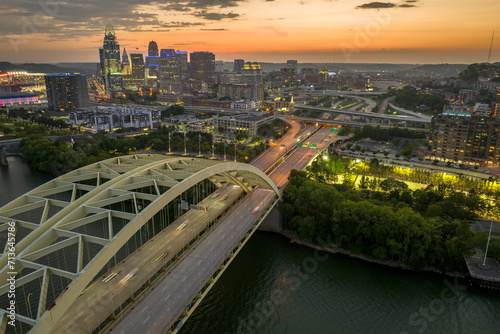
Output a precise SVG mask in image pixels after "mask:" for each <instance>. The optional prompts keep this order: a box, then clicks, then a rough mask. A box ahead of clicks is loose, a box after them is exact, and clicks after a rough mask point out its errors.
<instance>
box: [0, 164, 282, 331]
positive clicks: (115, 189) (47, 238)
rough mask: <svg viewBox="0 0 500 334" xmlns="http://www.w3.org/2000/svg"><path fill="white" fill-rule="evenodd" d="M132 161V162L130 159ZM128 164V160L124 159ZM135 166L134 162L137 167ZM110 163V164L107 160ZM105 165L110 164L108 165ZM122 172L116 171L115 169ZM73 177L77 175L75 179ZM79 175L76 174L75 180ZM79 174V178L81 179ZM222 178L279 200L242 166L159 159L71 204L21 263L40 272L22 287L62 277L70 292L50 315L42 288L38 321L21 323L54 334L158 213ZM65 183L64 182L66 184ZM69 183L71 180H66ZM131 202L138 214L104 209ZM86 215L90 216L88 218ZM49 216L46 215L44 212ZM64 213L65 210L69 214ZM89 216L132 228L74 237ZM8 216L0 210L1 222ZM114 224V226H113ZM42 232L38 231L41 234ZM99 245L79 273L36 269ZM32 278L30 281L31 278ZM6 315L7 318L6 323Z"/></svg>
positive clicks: (260, 176) (263, 179)
mask: <svg viewBox="0 0 500 334" xmlns="http://www.w3.org/2000/svg"><path fill="white" fill-rule="evenodd" d="M127 158H131V157H127ZM122 159H126V158H122ZM131 159H132V160H133V161H134V160H137V161H139V160H140V159H138V157H137V156H133V158H131ZM133 161H132V162H133ZM107 162H109V160H107ZM119 162H120V161H118V164H116V166H114V165H113V164H112V163H107V164H103V165H100V166H99V168H100V169H102V170H105V169H106V168H110V170H109V171H107V172H108V173H111V174H112V171H111V170H113V169H114V170H115V172H116V171H117V170H119V168H121V167H119V166H120V163H119ZM103 163H104V162H103ZM115 167H116V168H115ZM70 174H71V173H70ZM74 174H75V173H73V174H71V175H73V176H70V178H71V177H73V178H74V177H75V175H74ZM76 174H78V173H76ZM217 177H219V178H221V179H222V180H226V181H227V180H230V181H231V182H234V183H236V184H238V185H240V186H241V187H242V188H243V189H244V190H245V191H247V192H248V191H249V190H250V189H251V186H258V185H264V186H267V187H269V188H271V189H272V190H273V191H274V192H275V193H276V194H277V195H278V196H280V192H279V190H278V189H277V187H276V186H275V185H274V183H273V182H272V181H271V179H270V178H269V177H268V176H267V175H266V174H264V173H263V172H262V171H261V170H259V169H257V168H256V167H254V166H251V165H248V164H243V163H236V162H218V161H211V160H206V159H194V158H182V157H170V158H167V157H165V156H154V159H153V161H151V160H146V163H143V164H141V165H138V166H137V167H135V168H133V169H132V170H129V171H127V172H125V173H124V174H122V175H119V176H117V177H115V179H113V180H112V181H113V182H110V181H108V182H109V183H108V182H107V183H104V184H103V185H101V186H98V187H97V189H94V190H92V191H91V192H90V193H89V194H87V195H90V196H87V197H85V196H84V198H82V199H84V201H81V202H79V203H77V201H75V203H74V205H72V204H70V205H69V206H68V208H66V212H65V214H64V217H58V218H60V219H58V221H57V222H54V223H53V225H52V226H50V227H49V228H48V229H46V230H45V231H44V232H43V231H42V232H43V233H41V235H40V236H38V237H37V238H36V240H35V241H34V242H33V243H32V244H30V245H29V246H26V247H25V248H24V249H23V250H22V251H21V252H20V254H19V255H18V258H17V259H16V261H18V262H19V263H21V264H22V266H23V267H25V268H30V269H34V270H35V272H34V273H32V274H31V276H32V277H26V278H24V279H23V278H22V277H21V278H20V279H18V282H19V281H21V283H23V284H24V283H29V282H30V280H31V279H32V278H40V277H41V278H42V279H43V281H44V282H45V281H46V280H48V275H50V274H51V273H57V274H58V275H60V276H64V277H66V278H68V279H69V280H71V282H70V283H69V285H68V286H67V288H66V289H65V290H64V291H63V293H62V294H61V295H60V296H59V297H58V298H57V302H56V303H55V305H53V306H52V307H51V308H50V309H49V310H46V308H47V307H48V305H44V301H45V300H46V297H47V296H46V295H47V289H48V288H47V287H45V289H44V287H42V288H41V291H40V299H39V300H40V302H39V307H38V312H36V313H37V315H36V317H33V319H32V318H28V317H25V316H22V315H19V317H18V320H20V321H22V322H25V323H28V324H30V325H32V326H34V328H33V332H36V333H49V332H50V330H51V328H52V326H53V325H54V324H55V323H56V322H57V321H58V320H59V319H60V317H61V316H62V315H63V314H64V312H65V311H66V309H67V307H68V306H69V305H71V304H72V303H73V302H74V301H75V300H76V298H77V297H78V296H79V295H80V294H81V292H82V291H84V289H85V288H86V287H87V286H88V285H89V284H90V283H91V281H92V280H93V279H94V278H95V277H96V275H97V274H98V273H99V272H100V270H101V269H102V268H103V267H104V266H105V265H106V264H107V263H108V261H110V260H111V258H112V257H113V256H114V255H115V254H116V253H117V252H118V251H119V250H120V249H121V247H122V246H123V245H124V244H125V243H126V242H127V241H128V240H129V239H130V238H131V237H133V236H134V234H135V233H136V232H137V231H139V229H141V227H142V226H144V225H145V224H146V223H147V222H148V221H149V220H150V219H151V218H152V217H153V216H154V215H155V214H156V213H157V212H159V211H160V210H161V209H163V208H164V207H165V206H166V205H168V204H169V203H171V202H172V201H173V200H174V199H175V198H178V197H179V195H180V194H182V193H183V192H185V191H186V190H188V189H190V188H191V187H193V186H195V185H196V184H198V183H200V182H202V181H204V180H206V179H211V180H212V182H218V181H217V179H216V178H217ZM62 179H64V177H63V178H62ZM66 179H68V178H66ZM147 185H150V186H154V187H155V188H156V191H157V193H156V195H149V194H148V195H146V194H141V193H137V192H134V191H133V190H134V189H136V187H140V186H147ZM160 185H161V186H167V188H168V189H167V191H165V192H164V193H163V194H162V193H161V192H160V191H159V190H158V189H159V186H160ZM124 199H125V200H130V201H133V203H134V204H135V210H136V212H135V214H130V213H117V212H111V211H112V210H108V209H104V208H102V207H103V206H106V205H107V204H112V203H114V202H116V201H120V200H124ZM138 199H146V200H148V201H150V203H149V204H148V205H147V206H146V207H145V208H144V209H143V210H138V209H137V200H138ZM82 210H83V211H85V212H84V213H82ZM44 211H45V210H44ZM63 211H64V209H63ZM87 212H92V213H93V216H92V217H95V218H104V219H106V217H108V219H109V221H110V222H111V216H112V215H116V216H117V217H122V218H126V219H128V220H129V221H128V223H127V224H126V225H125V226H124V227H123V228H122V229H121V230H120V231H119V232H118V233H116V234H113V233H112V227H110V233H109V238H108V239H104V238H96V237H91V236H88V235H81V234H78V233H75V232H73V231H71V229H72V228H74V227H75V226H78V225H79V224H85V223H86V222H87V221H89V218H88V216H86V213H87ZM1 214H2V212H1V209H0V216H1ZM111 224H112V223H110V226H111ZM35 231H36V229H35V230H34V231H33V232H35ZM60 237H66V238H67V239H65V240H64V241H62V242H61V241H56V239H58V238H60ZM84 239H85V240H87V241H92V242H94V243H98V244H100V245H101V246H103V247H102V248H101V250H100V251H99V252H98V253H97V254H96V255H95V256H94V257H93V258H92V259H91V260H90V261H89V262H88V263H87V264H86V265H85V266H84V267H83V263H82V260H81V259H82V254H80V253H79V254H78V259H79V263H78V265H77V270H76V272H68V271H64V270H58V269H57V268H50V267H48V266H43V265H40V264H36V263H34V259H36V258H37V256H38V257H39V256H44V255H47V254H48V253H49V252H50V251H53V250H54V249H56V248H57V247H64V246H67V244H69V243H73V244H78V251H79V252H80V251H81V248H82V247H81V245H82V243H83V240H84ZM26 276H30V275H26ZM5 289H7V286H2V287H0V295H2V294H3V293H4V292H5V291H4V290H5ZM5 315H6V314H5V312H4V317H5Z"/></svg>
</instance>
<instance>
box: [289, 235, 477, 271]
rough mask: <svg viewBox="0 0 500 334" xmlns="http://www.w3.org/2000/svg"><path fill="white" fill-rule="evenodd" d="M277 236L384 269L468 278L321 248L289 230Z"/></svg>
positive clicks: (338, 248)
mask: <svg viewBox="0 0 500 334" xmlns="http://www.w3.org/2000/svg"><path fill="white" fill-rule="evenodd" d="M279 234H280V235H282V236H283V237H285V238H287V239H288V240H289V241H290V243H294V244H297V245H301V246H306V247H309V248H312V249H316V250H319V251H323V252H326V253H329V254H341V255H346V256H349V257H351V258H355V259H360V260H363V261H366V262H369V263H374V264H378V265H382V266H385V267H391V268H396V269H401V270H405V271H411V272H414V273H419V272H424V273H431V274H437V275H441V276H448V277H453V278H460V279H467V278H469V276H468V275H467V274H465V273H461V272H450V273H445V272H442V271H439V270H438V269H436V268H425V269H422V270H421V271H417V270H415V269H414V268H412V267H411V266H409V265H406V264H403V263H399V262H397V261H382V260H376V259H373V258H371V257H369V256H366V255H362V254H353V253H351V252H350V251H348V250H347V249H344V248H340V247H335V248H327V247H323V246H321V245H318V244H315V243H313V242H311V241H308V240H303V239H300V238H299V237H298V235H297V234H296V233H295V232H293V231H291V230H283V231H282V232H280V233H279Z"/></svg>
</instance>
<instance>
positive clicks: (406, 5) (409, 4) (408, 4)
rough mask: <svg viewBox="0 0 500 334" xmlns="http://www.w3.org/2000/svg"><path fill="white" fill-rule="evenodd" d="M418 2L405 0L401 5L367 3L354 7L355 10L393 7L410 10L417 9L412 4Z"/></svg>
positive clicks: (376, 2) (416, 0)
mask: <svg viewBox="0 0 500 334" xmlns="http://www.w3.org/2000/svg"><path fill="white" fill-rule="evenodd" d="M418 1H419V0H405V1H404V2H405V3H403V4H399V5H398V4H395V3H393V2H378V1H375V2H368V3H364V4H362V5H359V6H357V7H356V9H381V8H394V7H401V8H412V7H418V6H417V5H415V4H414V3H417V2H418Z"/></svg>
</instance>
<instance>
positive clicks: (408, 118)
mask: <svg viewBox="0 0 500 334" xmlns="http://www.w3.org/2000/svg"><path fill="white" fill-rule="evenodd" d="M295 108H299V109H310V110H317V111H326V112H335V113H343V114H345V115H351V116H359V117H367V118H375V119H383V120H391V121H397V122H405V121H406V122H415V123H430V122H431V121H430V119H427V118H421V117H412V116H402V115H383V114H378V113H375V114H374V113H372V112H368V113H366V112H359V111H351V110H345V109H331V108H324V107H313V106H309V105H305V104H296V105H295ZM419 116H420V115H419Z"/></svg>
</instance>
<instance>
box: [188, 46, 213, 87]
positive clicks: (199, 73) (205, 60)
mask: <svg viewBox="0 0 500 334" xmlns="http://www.w3.org/2000/svg"><path fill="white" fill-rule="evenodd" d="M189 61H190V74H191V78H192V79H197V80H202V81H204V82H206V83H207V84H213V83H214V82H215V76H214V73H215V55H214V54H213V53H212V52H206V51H199V52H192V53H191V54H190V55H189Z"/></svg>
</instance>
